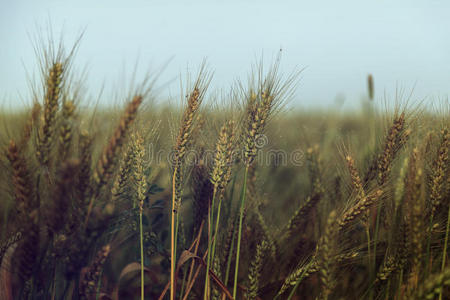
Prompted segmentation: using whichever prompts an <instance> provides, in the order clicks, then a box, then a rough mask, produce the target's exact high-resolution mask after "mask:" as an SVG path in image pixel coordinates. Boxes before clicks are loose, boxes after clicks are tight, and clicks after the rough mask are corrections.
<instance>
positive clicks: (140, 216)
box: [139, 211, 145, 300]
mask: <svg viewBox="0 0 450 300" xmlns="http://www.w3.org/2000/svg"><path fill="white" fill-rule="evenodd" d="M142 229H143V226H142V211H141V212H140V213H139V231H140V234H139V235H140V247H141V300H144V287H145V279H144V233H143V230H142Z"/></svg>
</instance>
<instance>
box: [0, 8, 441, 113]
mask: <svg viewBox="0 0 450 300" xmlns="http://www.w3.org/2000/svg"><path fill="white" fill-rule="evenodd" d="M49 19H51V22H52V24H53V30H54V32H55V33H56V34H58V33H59V32H60V30H61V29H62V28H63V26H64V33H65V38H66V40H67V41H68V42H69V43H68V44H70V42H71V41H73V40H74V39H75V37H76V36H77V34H79V32H80V31H81V30H82V29H84V28H85V29H86V32H85V36H84V38H83V40H82V43H81V46H80V49H79V51H78V54H77V57H76V62H77V64H78V65H79V66H84V65H87V66H88V70H89V73H88V75H89V76H88V81H87V85H88V86H89V91H90V92H91V93H92V94H96V92H97V91H98V90H99V88H100V86H101V83H102V82H106V87H107V89H110V88H114V87H115V85H114V83H115V82H117V80H118V79H119V78H120V76H122V75H121V73H122V72H123V66H124V65H126V70H127V71H128V73H127V75H130V74H131V71H132V70H133V65H134V63H135V62H136V60H137V59H138V57H139V60H138V61H139V63H140V64H139V65H140V66H139V69H140V70H141V71H144V70H146V66H148V65H149V64H151V65H153V66H161V65H162V64H163V63H164V62H166V61H167V60H168V59H170V58H172V60H171V62H170V64H169V66H168V67H167V68H166V70H165V72H164V75H162V76H161V78H160V80H159V83H160V84H161V85H162V84H163V83H164V82H167V81H169V80H170V79H174V78H175V79H176V78H177V76H179V74H180V73H182V74H184V73H185V71H186V67H187V66H189V67H192V68H193V69H195V67H196V66H198V65H199V64H200V63H201V61H202V60H203V58H205V57H206V58H207V60H208V62H209V65H210V67H211V68H212V70H213V71H214V72H215V76H214V79H213V87H214V88H227V87H229V86H230V84H232V82H233V81H234V80H235V79H236V78H237V77H240V78H245V76H246V74H247V73H248V71H249V70H250V67H251V64H252V63H254V62H255V61H256V60H257V59H258V58H260V57H261V53H264V56H265V57H267V58H268V59H267V60H268V61H269V58H270V57H272V56H273V55H274V54H276V53H277V51H278V49H280V47H281V48H282V49H283V53H284V54H283V61H282V66H283V71H285V72H288V71H290V70H292V69H293V68H294V67H296V66H297V67H298V68H306V69H305V70H304V71H303V73H302V75H301V77H302V79H301V81H300V84H299V88H298V92H297V94H296V98H295V100H294V102H293V103H294V104H298V105H300V106H303V107H310V106H320V107H324V106H327V105H330V104H332V103H334V99H335V98H336V95H338V94H344V95H345V96H346V98H347V105H358V103H359V102H358V101H359V98H360V96H361V95H363V94H364V93H365V89H366V76H367V74H368V73H372V74H373V75H374V78H375V86H376V96H377V97H382V94H383V93H384V91H386V93H387V94H388V95H393V94H394V93H395V88H396V86H400V87H403V88H406V89H411V88H413V87H415V93H414V95H415V98H422V97H425V96H440V97H443V96H444V97H445V96H446V95H448V94H449V92H450V1H433V0H428V1H413V0H407V1H406V0H405V1H404V0H400V1H399V0H397V1H361V0H359V1H358V0H354V1H299V0H297V1H274V0H272V1H265V0H259V1H243V0H241V1H234V0H233V1H231V0H228V1H211V0H210V1H174V0H171V1H169V0H166V1H156V0H129V1H113V0H108V1H105V0H96V1H92V0H91V1H86V0H77V1H72V0H70V1H56V0H28V1H25V0H0V66H1V67H0V105H1V106H5V105H6V106H10V105H12V104H11V103H12V102H14V101H12V99H17V98H18V96H17V95H18V94H19V91H23V90H24V88H25V87H26V77H25V69H24V65H26V66H27V68H30V70H29V71H32V67H30V66H34V65H36V57H35V54H34V52H33V48H32V43H31V41H30V36H29V35H31V36H33V35H35V34H36V32H37V30H36V25H40V26H45V24H46V23H47V21H48V20H49ZM128 77H131V76H128ZM165 90H166V91H170V93H171V94H172V95H176V94H177V93H178V92H179V91H178V90H179V82H178V81H177V80H175V81H174V82H173V84H171V85H169V86H167V87H166V88H165ZM164 93H166V92H164ZM21 94H22V95H24V96H25V97H26V94H25V93H23V92H21ZM24 96H22V97H24ZM5 99H9V100H5ZM103 101H108V100H107V97H105V99H104V100H103Z"/></svg>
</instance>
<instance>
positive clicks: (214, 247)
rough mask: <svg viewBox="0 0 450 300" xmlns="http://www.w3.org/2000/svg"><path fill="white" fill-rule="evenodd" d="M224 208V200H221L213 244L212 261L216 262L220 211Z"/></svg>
mask: <svg viewBox="0 0 450 300" xmlns="http://www.w3.org/2000/svg"><path fill="white" fill-rule="evenodd" d="M221 207H222V198H220V199H219V205H218V206H217V216H216V226H215V228H214V239H213V244H212V252H211V255H212V258H211V259H212V261H214V256H215V255H216V241H217V239H218V235H217V234H218V232H219V221H220V210H221Z"/></svg>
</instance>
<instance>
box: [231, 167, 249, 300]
mask: <svg viewBox="0 0 450 300" xmlns="http://www.w3.org/2000/svg"><path fill="white" fill-rule="evenodd" d="M248 167H249V166H248V165H247V166H245V172H244V184H243V185H242V197H241V208H240V212H239V227H238V240H237V248H236V267H235V271H234V285H233V299H236V293H237V280H238V272H239V254H240V250H241V237H242V219H243V218H244V205H245V196H246V194H247V176H248Z"/></svg>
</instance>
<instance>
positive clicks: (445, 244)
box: [439, 206, 450, 300]
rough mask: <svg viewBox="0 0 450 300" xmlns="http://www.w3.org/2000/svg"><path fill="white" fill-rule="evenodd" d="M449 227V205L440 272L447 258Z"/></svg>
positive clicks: (440, 297) (442, 270)
mask: <svg viewBox="0 0 450 300" xmlns="http://www.w3.org/2000/svg"><path fill="white" fill-rule="evenodd" d="M449 229H450V206H449V207H448V213H447V227H446V229H445V242H444V253H443V254H442V265H441V272H444V269H445V260H446V258H447V245H448V232H449ZM439 300H442V289H441V292H440V293H439Z"/></svg>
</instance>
